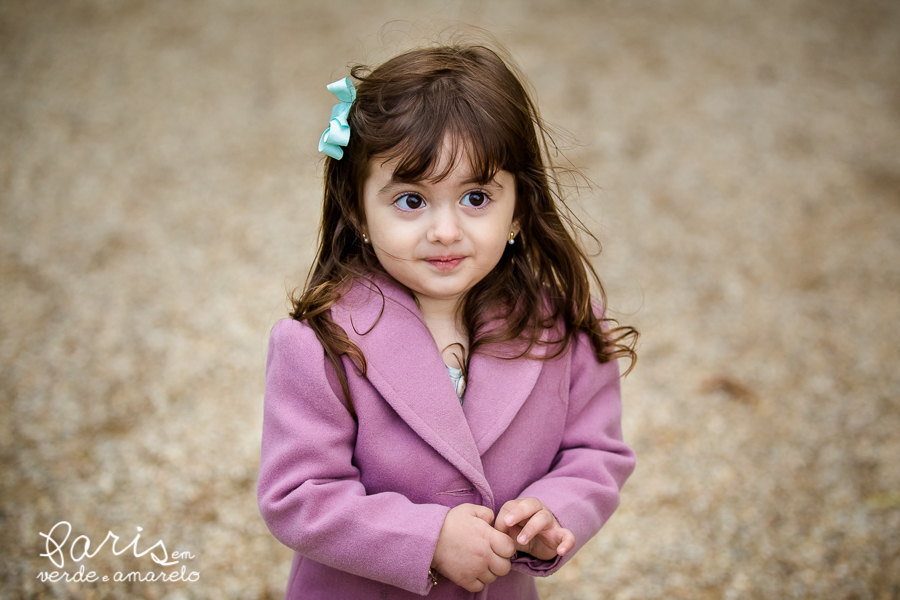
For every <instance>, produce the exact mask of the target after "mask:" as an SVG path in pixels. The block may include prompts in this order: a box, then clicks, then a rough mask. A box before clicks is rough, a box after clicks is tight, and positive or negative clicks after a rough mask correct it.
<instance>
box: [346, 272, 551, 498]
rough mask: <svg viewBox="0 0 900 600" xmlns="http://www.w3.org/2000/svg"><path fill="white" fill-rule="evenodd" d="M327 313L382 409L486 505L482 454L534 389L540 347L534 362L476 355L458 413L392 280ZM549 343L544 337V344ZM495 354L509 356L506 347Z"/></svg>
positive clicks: (353, 292) (434, 354)
mask: <svg viewBox="0 0 900 600" xmlns="http://www.w3.org/2000/svg"><path fill="white" fill-rule="evenodd" d="M379 290H380V291H379ZM382 293H383V294H384V298H383V299H382V296H381V294H382ZM331 313H332V318H333V319H334V321H335V322H336V323H337V324H338V325H340V326H341V327H343V328H344V330H345V331H346V332H347V335H348V336H349V337H350V340H351V341H353V343H355V344H356V345H357V346H359V348H360V349H361V350H362V351H363V354H364V355H365V357H366V362H367V375H366V376H367V378H368V380H369V381H370V382H371V383H372V385H373V386H374V387H375V388H376V389H377V390H378V391H379V392H380V393H381V395H382V396H383V397H384V399H385V400H386V401H387V402H388V404H390V405H391V407H392V408H393V409H394V410H395V411H396V412H397V414H398V415H399V416H400V418H402V419H403V420H404V421H405V422H406V423H407V424H408V425H409V426H410V427H411V428H412V429H413V431H415V432H416V434H417V435H419V436H420V437H421V438H422V439H423V440H425V442H426V443H428V444H429V445H430V446H431V447H433V448H434V449H435V450H436V451H437V452H439V453H440V454H441V455H442V456H443V457H444V458H446V459H447V460H448V461H449V462H450V463H451V464H453V465H454V466H455V467H456V468H457V469H459V471H460V472H461V473H462V474H463V475H464V476H465V477H466V478H468V479H469V480H470V481H471V482H472V483H473V485H475V487H476V488H477V489H478V491H479V492H480V493H481V495H482V497H483V499H484V500H485V502H486V503H487V502H490V503H491V504H492V503H493V493H492V492H491V490H490V486H489V485H488V482H487V479H486V478H485V475H484V468H483V466H482V463H481V456H482V455H483V454H484V453H485V452H486V451H487V450H488V449H489V448H490V447H491V445H493V443H494V442H495V441H497V439H498V438H499V437H500V435H501V434H502V433H503V432H504V431H506V429H507V428H508V427H509V425H510V423H511V422H512V420H513V418H515V416H516V414H517V413H518V412H519V409H520V408H521V407H522V404H524V402H525V400H526V399H527V398H528V396H529V394H530V393H531V391H532V389H534V386H535V383H536V382H537V379H538V377H539V376H540V373H541V368H542V366H543V361H541V360H539V357H541V356H543V355H544V354H545V353H546V346H542V345H535V346H534V348H532V351H531V353H532V355H533V356H534V357H535V358H528V359H526V358H519V359H514V360H510V359H509V358H498V357H495V356H489V355H485V354H481V353H478V354H475V355H474V356H473V357H472V360H471V361H470V363H469V377H468V381H467V382H466V392H465V395H464V402H463V407H462V408H461V407H460V404H459V399H458V398H457V397H456V393H455V392H454V389H453V385H452V383H451V381H450V377H449V375H448V374H447V369H446V367H445V366H444V361H443V359H442V358H441V354H440V351H439V350H438V347H437V344H436V343H435V341H434V338H433V337H432V336H431V333H430V332H429V331H428V327H427V326H426V325H425V321H424V319H423V318H422V314H421V312H420V311H419V308H418V306H416V303H415V300H414V299H413V297H412V295H411V294H410V293H409V292H408V291H407V290H406V289H405V288H403V287H402V286H400V285H399V284H398V283H397V282H396V281H394V280H393V279H390V278H388V277H386V276H383V275H373V276H372V278H371V281H370V282H367V281H359V280H358V281H357V282H356V283H355V284H354V285H353V287H352V288H351V289H350V291H348V292H347V294H346V295H345V296H344V297H343V298H342V299H341V301H340V302H338V303H337V304H336V305H335V306H333V307H332V309H331ZM548 337H549V336H548V332H547V331H545V332H544V335H543V336H542V340H544V341H546V340H547V339H548ZM492 350H493V349H492ZM497 353H498V354H500V355H501V356H515V354H514V353H512V349H511V348H508V347H504V348H501V349H499V351H498V352H497Z"/></svg>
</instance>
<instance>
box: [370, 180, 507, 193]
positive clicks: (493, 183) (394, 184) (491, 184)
mask: <svg viewBox="0 0 900 600" xmlns="http://www.w3.org/2000/svg"><path fill="white" fill-rule="evenodd" d="M421 181H425V180H422V179H418V180H407V179H398V178H396V177H391V179H390V181H388V182H387V183H386V184H385V185H384V187H382V188H381V189H380V190H378V194H383V193H384V192H386V191H390V190H392V189H393V188H398V187H403V186H407V185H418V184H419V183H420V182H421ZM470 185H477V186H481V187H486V188H498V189H501V190H502V189H504V188H503V186H502V185H501V184H500V183H499V182H498V181H497V179H496V178H493V179H491V180H490V181H487V182H484V183H482V182H480V181H476V180H475V179H467V180H466V181H460V182H459V186H460V187H466V186H470Z"/></svg>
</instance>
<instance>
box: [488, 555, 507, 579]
mask: <svg viewBox="0 0 900 600" xmlns="http://www.w3.org/2000/svg"><path fill="white" fill-rule="evenodd" d="M511 568H512V563H510V562H509V559H508V558H500V557H499V556H492V557H491V558H489V559H488V569H489V570H490V571H491V573H493V574H494V575H496V576H497V577H503V576H504V575H506V574H507V573H509V570H510V569H511Z"/></svg>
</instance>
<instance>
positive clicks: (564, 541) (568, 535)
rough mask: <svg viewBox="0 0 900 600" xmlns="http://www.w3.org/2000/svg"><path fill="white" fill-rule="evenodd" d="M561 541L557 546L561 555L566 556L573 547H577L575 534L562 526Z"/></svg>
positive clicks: (557, 551) (557, 550)
mask: <svg viewBox="0 0 900 600" xmlns="http://www.w3.org/2000/svg"><path fill="white" fill-rule="evenodd" d="M559 537H560V541H559V545H558V546H557V547H556V553H557V554H558V555H560V556H565V555H566V554H567V553H568V552H571V551H572V548H574V547H575V534H574V533H572V532H571V531H569V530H568V529H565V528H563V527H560V536H559Z"/></svg>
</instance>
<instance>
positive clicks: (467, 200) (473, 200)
mask: <svg viewBox="0 0 900 600" xmlns="http://www.w3.org/2000/svg"><path fill="white" fill-rule="evenodd" d="M487 203H488V197H487V194H485V193H484V192H469V193H468V194H466V195H465V196H463V204H464V205H465V206H473V207H475V208H481V207H483V206H485V205H486V204H487Z"/></svg>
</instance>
